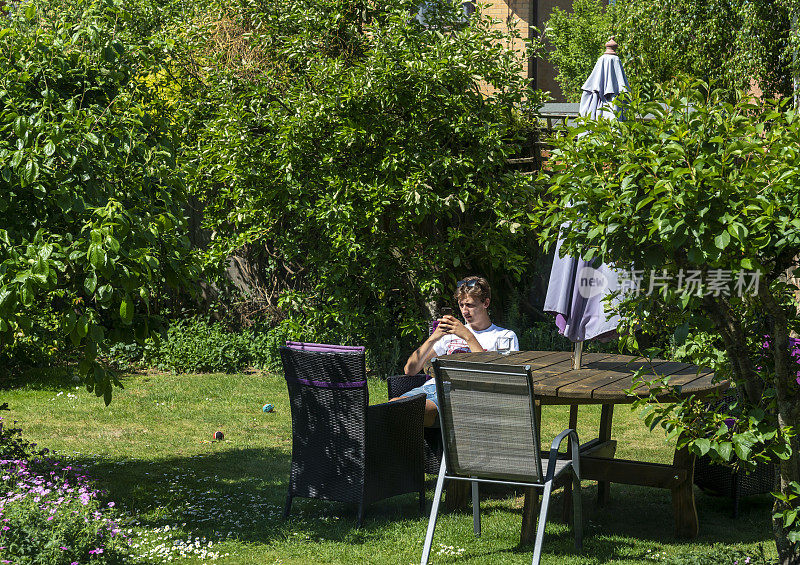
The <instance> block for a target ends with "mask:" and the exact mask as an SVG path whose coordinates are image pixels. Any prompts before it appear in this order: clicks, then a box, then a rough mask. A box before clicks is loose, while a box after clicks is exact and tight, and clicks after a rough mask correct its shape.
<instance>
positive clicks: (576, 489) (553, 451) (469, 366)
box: [420, 359, 583, 565]
mask: <svg viewBox="0 0 800 565" xmlns="http://www.w3.org/2000/svg"><path fill="white" fill-rule="evenodd" d="M433 367H434V378H435V379H436V391H437V395H438V396H439V398H440V399H442V398H443V397H444V390H443V380H442V376H441V368H442V367H444V368H448V367H450V368H454V369H459V370H469V371H471V372H474V373H484V374H486V375H487V376H490V375H492V374H495V375H497V374H505V375H508V374H514V375H519V376H522V375H523V374H524V376H525V379H526V382H527V386H528V398H529V401H530V415H531V431H532V437H533V438H534V445H533V446H531V450H532V453H531V457H535V460H536V467H537V469H538V478H537V477H532V478H531V481H509V480H502V479H496V478H482V477H479V476H471V477H463V476H458V475H453V474H450V473H448V468H449V464H448V458H449V455H448V451H449V449H448V447H449V446H448V441H449V440H448V436H447V433H446V430H445V426H446V425H447V424H446V422H445V421H444V420H445V418H440V422H441V426H442V430H441V431H442V443H443V445H444V446H445V448H444V456H443V457H442V463H441V467H440V469H439V478H438V480H437V482H436V491H435V493H434V495H433V504H432V506H431V515H430V519H429V520H428V529H427V532H426V534H425V545H424V547H423V550H422V559H421V560H420V563H421V565H426V564H427V563H428V559H429V557H430V552H431V545H432V544H433V533H434V530H435V529H436V520H437V518H438V515H439V503H440V502H441V499H442V491H443V489H444V482H445V480H447V479H450V480H456V481H469V482H470V483H471V484H472V516H473V527H474V531H475V535H476V536H480V534H481V522H480V520H481V519H480V498H479V493H478V485H479V483H490V484H502V485H509V486H520V487H526V488H530V487H533V488H537V489H542V491H543V492H542V503H541V507H540V511H539V520H538V524H537V528H536V543H535V545H534V549H533V561H532V565H537V564H538V563H539V561H540V560H541V554H542V541H543V539H544V529H545V524H546V522H547V513H548V509H549V505H550V495H551V492H552V490H553V482H554V480H555V479H556V478H558V477H559V476H560V475H561V474H563V473H564V472H571V475H572V509H573V521H572V523H573V531H574V534H575V547H576V549H577V550H579V551H580V550H581V549H582V547H583V518H582V509H581V483H580V453H579V449H580V442H579V440H578V434H577V432H576V431H575V430H573V429H566V430H564V431H562V432H561V433H560V434H558V435H557V436H556V437H555V439H554V440H553V442H552V444H551V445H550V452H549V454H548V465H547V473H546V474H544V473H543V470H542V460H541V457H540V454H539V446H538V444H539V441H540V436H539V430H538V428H537V418H536V414H537V406H536V402H535V395H534V388H533V379H532V376H531V368H530V366H528V365H526V366H524V367H519V366H511V365H497V364H491V363H476V362H470V361H447V360H443V359H434V361H433ZM440 403H441V400H440ZM567 438H569V439H570V440H571V443H570V447H571V457H572V459H571V464H569V465H566V466H565V467H564V468H563V469H561V470H560V471H559V473H558V474H556V472H555V471H556V462H557V460H558V459H559V457H558V450H559V448H560V446H561V444H562V443H563V441H564V440H565V439H567ZM542 475H544V477H543V476H542ZM542 479H543V480H542Z"/></svg>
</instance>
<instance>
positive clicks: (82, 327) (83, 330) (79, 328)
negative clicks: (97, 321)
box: [75, 314, 89, 338]
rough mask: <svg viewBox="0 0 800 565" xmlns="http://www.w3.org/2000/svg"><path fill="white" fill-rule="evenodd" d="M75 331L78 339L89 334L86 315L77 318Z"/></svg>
mask: <svg viewBox="0 0 800 565" xmlns="http://www.w3.org/2000/svg"><path fill="white" fill-rule="evenodd" d="M75 331H76V333H77V334H78V337H79V338H84V337H86V335H87V334H88V333H89V318H87V317H86V314H81V317H80V318H78V322H77V324H76V325H75Z"/></svg>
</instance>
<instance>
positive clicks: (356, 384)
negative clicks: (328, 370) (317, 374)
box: [286, 379, 367, 388]
mask: <svg viewBox="0 0 800 565" xmlns="http://www.w3.org/2000/svg"><path fill="white" fill-rule="evenodd" d="M286 380H287V381H289V382H296V383H300V384H303V385H308V386H313V387H316V388H362V387H365V386H367V381H353V382H349V383H329V382H326V381H311V380H308V379H286Z"/></svg>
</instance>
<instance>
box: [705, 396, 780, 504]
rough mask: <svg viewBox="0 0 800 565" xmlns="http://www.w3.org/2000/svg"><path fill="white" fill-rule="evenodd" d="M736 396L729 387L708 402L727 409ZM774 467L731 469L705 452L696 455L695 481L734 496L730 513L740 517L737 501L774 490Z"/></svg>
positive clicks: (716, 492)
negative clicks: (723, 393)
mask: <svg viewBox="0 0 800 565" xmlns="http://www.w3.org/2000/svg"><path fill="white" fill-rule="evenodd" d="M736 398H737V391H736V389H731V390H729V391H728V393H726V394H725V395H724V396H723V397H722V398H721V399H720V400H717V401H714V402H711V403H709V408H710V409H711V410H719V409H722V410H727V409H728V406H729V404H731V403H732V402H734V401H735V400H736ZM776 471H777V470H776V468H775V464H773V463H759V464H758V466H757V467H756V469H755V470H754V471H751V472H750V473H745V472H744V471H743V470H736V471H734V470H733V469H732V468H730V467H727V466H725V465H718V464H714V463H712V462H711V458H710V457H708V456H707V455H703V456H701V457H698V458H697V460H696V461H695V464H694V484H696V485H697V486H698V487H700V489H701V490H702V491H704V492H706V493H709V494H712V495H718V496H729V497H730V498H731V499H732V500H733V510H732V511H731V516H732V517H733V518H738V517H739V502H740V501H741V499H742V498H743V497H745V496H752V495H755V494H766V493H768V492H772V491H774V490H775V485H776V480H775V479H776Z"/></svg>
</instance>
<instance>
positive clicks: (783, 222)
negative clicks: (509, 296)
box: [536, 82, 800, 563]
mask: <svg viewBox="0 0 800 565" xmlns="http://www.w3.org/2000/svg"><path fill="white" fill-rule="evenodd" d="M727 96H728V93H726V92H723V91H720V90H716V91H710V90H709V88H708V85H707V84H705V83H695V84H689V83H686V82H683V83H680V84H679V85H676V86H675V87H674V88H673V87H671V88H669V89H666V90H662V89H659V90H657V91H656V92H654V93H653V95H652V98H650V97H638V96H633V97H632V98H631V99H630V101H629V103H628V105H627V108H626V117H627V118H628V119H627V120H626V121H617V120H587V121H584V122H583V123H582V125H581V126H580V127H577V128H575V130H574V131H570V132H569V133H568V135H567V136H566V137H565V138H564V139H563V140H560V141H559V142H558V147H557V149H556V150H555V151H554V153H553V159H552V162H553V163H554V165H553V169H554V171H553V172H554V175H553V177H552V179H550V178H549V177H547V176H543V177H542V182H546V183H548V184H551V187H550V189H549V191H550V192H549V198H547V199H543V200H542V203H541V206H540V208H539V212H538V213H537V215H536V219H537V220H538V221H539V222H541V225H542V226H544V227H543V229H541V231H540V237H541V241H542V242H553V241H555V240H556V236H557V235H558V234H559V232H561V233H562V235H563V236H564V238H565V239H564V244H563V247H562V249H563V250H564V252H565V253H568V254H570V255H573V256H577V255H580V256H582V257H585V258H595V257H596V258H598V259H602V260H603V261H604V262H608V263H613V264H614V265H615V266H616V267H617V268H618V269H619V270H620V271H621V272H622V273H629V274H630V275H629V277H628V278H629V280H630V281H632V283H633V284H632V285H631V286H632V287H634V288H636V287H637V286H638V288H639V290H638V291H635V290H634V291H631V292H627V293H623V294H622V295H621V296H620V298H621V304H620V313H621V315H622V318H623V323H622V325H621V327H620V331H621V333H622V334H623V340H622V341H623V343H625V344H627V345H628V346H629V347H633V348H635V347H637V346H641V345H642V342H641V341H640V340H641V337H642V336H643V335H644V336H647V335H650V336H663V334H664V332H665V330H666V331H667V332H672V334H673V335H672V342H673V343H674V344H676V346H677V348H678V349H677V352H676V353H677V354H678V356H682V357H684V358H686V359H687V360H689V361H691V362H698V363H701V364H703V365H706V366H711V367H712V368H713V369H714V370H715V371H716V373H717V374H718V375H719V376H720V377H727V378H730V379H732V381H733V382H734V383H735V385H736V387H737V390H738V391H739V392H740V394H741V396H742V399H741V402H740V403H738V404H736V405H733V406H730V407H726V408H723V409H721V410H719V411H711V410H708V409H707V406H706V404H705V403H704V401H702V400H701V399H696V398H692V399H689V400H687V401H685V402H682V403H677V404H657V403H656V404H653V405H651V406H649V407H648V408H647V410H648V411H649V416H648V422H649V423H650V424H651V425H652V426H656V425H659V424H661V425H663V426H664V427H665V428H666V429H667V431H668V432H669V433H670V434H673V435H675V436H679V435H680V436H681V437H682V439H681V441H680V444H679V446H680V445H687V446H688V447H689V448H690V449H691V450H692V451H693V452H694V453H696V454H698V455H705V454H709V455H711V456H712V458H714V459H715V460H717V461H725V462H729V463H730V462H736V463H737V464H739V465H742V466H745V467H746V466H748V465H753V464H755V462H756V461H759V460H766V459H775V460H779V461H780V468H781V490H782V491H783V493H784V495H785V496H787V497H788V496H789V495H792V496H794V495H793V494H792V493H793V491H794V490H795V489H796V487H797V486H798V484H800V463H798V458H797V456H796V455H795V456H791V454H792V453H795V454H796V453H797V452H798V441H797V437H796V435H795V433H796V430H798V429H800V380H798V376H799V375H800V364H798V361H797V359H796V358H794V357H792V356H791V354H790V351H791V348H790V345H789V343H790V342H789V333H790V331H797V330H798V329H800V318H799V317H798V312H797V307H796V304H795V303H794V301H793V294H792V292H793V291H797V290H798V289H797V288H796V287H795V286H793V285H790V284H788V283H787V276H786V273H787V270H790V271H791V270H793V269H794V268H795V266H796V263H795V261H796V259H795V258H796V257H797V256H798V254H800V219H798V217H797V210H798V206H800V190H799V189H798V186H800V159H799V158H798V157H800V155H798V151H800V116H798V113H797V111H796V110H793V109H790V107H789V102H790V100H784V101H783V102H780V103H779V102H760V101H759V102H756V101H753V100H752V99H749V98H747V97H744V96H742V95H740V96H739V98H738V99H737V100H736V102H735V103H731V102H727V101H726V98H727ZM645 116H648V119H644V117H645ZM565 222H567V223H568V225H569V227H568V228H566V229H563V230H562V226H563V225H564V224H565ZM637 273H638V275H637ZM754 275H757V277H755V276H754ZM637 277H638V278H641V281H640V282H639V281H637ZM690 277H694V278H695V280H696V281H699V283H700V284H689V282H688V281H689V278H690ZM765 344H766V345H765ZM658 345H659V342H658V341H655V342H654V347H653V348H652V349H650V350H649V351H648V353H649V354H650V355H667V354H670V353H672V352H670V351H666V350H665V349H666V348H667V347H668V346H669V344H664V343H663V342H662V343H661V345H660V346H659V347H656V346H658ZM664 386H668V384H667V385H664ZM729 418H733V419H735V421H736V425H735V426H733V425H730V426H729V425H726V422H725V420H726V419H729ZM731 421H733V420H731ZM794 504H796V503H793V504H790V505H783V504H782V503H778V504H777V507H776V510H777V511H778V513H779V514H780V517H781V519H780V520H776V526H775V530H776V540H777V542H778V548H779V552H780V553H781V555H782V556H790V557H791V558H792V559H796V557H797V552H798V546H797V545H793V543H794V541H797V540H800V536H797V532H796V533H795V534H791V536H793V537H791V536H790V533H791V530H792V529H793V528H795V527H796V526H792V522H793V520H788V521H787V522H785V523H784V522H783V516H784V514H783V512H784V511H786V512H789V513H791V512H796V510H797V508H796V507H795V506H794ZM787 526H789V527H788V528H787ZM790 541H791V543H790ZM787 559H788V558H787ZM786 562H787V563H788V562H790V561H786ZM792 562H793V561H792Z"/></svg>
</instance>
